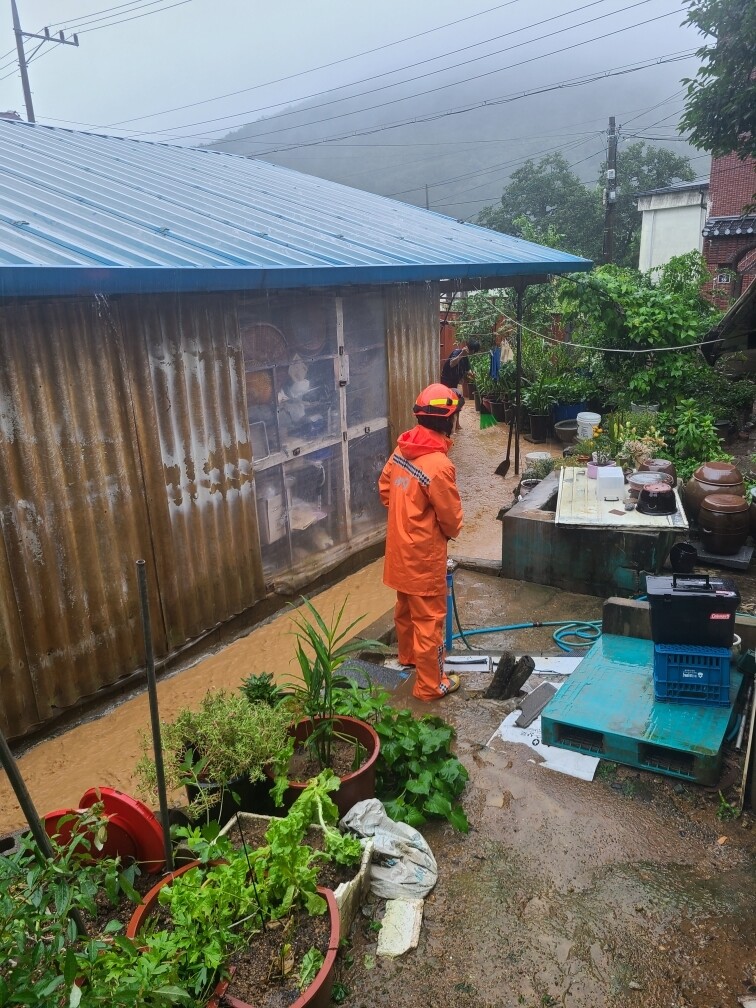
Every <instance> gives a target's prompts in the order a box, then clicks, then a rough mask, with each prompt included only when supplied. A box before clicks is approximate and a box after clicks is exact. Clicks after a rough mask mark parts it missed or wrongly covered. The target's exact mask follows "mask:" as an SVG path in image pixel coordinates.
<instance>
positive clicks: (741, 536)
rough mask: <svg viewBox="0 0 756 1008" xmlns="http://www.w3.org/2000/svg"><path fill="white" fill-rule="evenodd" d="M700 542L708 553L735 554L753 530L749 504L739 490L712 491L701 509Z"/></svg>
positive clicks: (699, 521) (704, 500) (699, 522)
mask: <svg viewBox="0 0 756 1008" xmlns="http://www.w3.org/2000/svg"><path fill="white" fill-rule="evenodd" d="M698 524H699V527H700V531H701V542H702V543H703V544H704V547H705V549H706V550H708V552H709V553H715V554H717V555H718V556H732V555H733V554H734V553H737V552H738V550H739V549H740V547H741V546H744V545H745V541H746V539H747V538H748V533H749V531H750V516H749V504H748V501H747V500H746V499H745V497H738V496H737V495H736V494H710V495H709V496H708V497H704V499H703V501H702V502H701V507H700V508H699V511H698Z"/></svg>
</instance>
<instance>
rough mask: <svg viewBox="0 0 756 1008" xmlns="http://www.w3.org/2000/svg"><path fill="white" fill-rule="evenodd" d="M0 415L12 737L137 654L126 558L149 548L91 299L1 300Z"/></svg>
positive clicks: (7, 702)
mask: <svg viewBox="0 0 756 1008" xmlns="http://www.w3.org/2000/svg"><path fill="white" fill-rule="evenodd" d="M0 425H1V429H0V522H1V524H2V535H3V542H4V547H5V557H6V561H7V562H6V564H3V565H2V569H1V570H0V576H2V577H3V580H4V583H3V590H2V595H3V598H4V600H8V599H10V598H13V599H14V600H15V604H14V605H13V606H12V608H10V607H9V608H8V609H5V611H4V622H5V627H4V630H5V634H6V637H5V641H4V642H3V643H4V650H5V649H6V648H7V652H8V653H7V658H8V664H7V665H6V664H5V663H4V665H3V668H2V670H0V674H2V698H3V705H2V724H3V728H4V730H5V731H6V732H7V733H8V734H9V735H10V736H11V737H14V736H17V735H20V734H23V733H24V732H25V731H27V730H28V729H29V728H30V727H32V726H33V725H34V724H36V723H38V722H40V721H46V720H48V719H49V718H51V717H53V716H54V715H55V713H56V711H58V710H59V709H61V708H65V707H68V706H70V705H71V704H73V703H75V702H76V700H78V699H79V698H81V697H84V696H86V695H87V694H90V693H93V692H95V691H96V690H97V689H98V688H100V687H101V686H102V685H103V684H105V683H111V682H113V681H115V680H116V679H118V678H119V677H120V676H122V675H124V674H125V673H126V672H127V671H129V670H131V669H133V668H136V667H137V666H138V665H139V664H140V656H141V654H142V653H143V649H142V648H141V646H140V637H141V630H140V626H141V625H140V622H139V612H138V606H137V604H136V600H137V593H136V588H135V574H134V568H133V564H134V561H135V560H136V559H137V558H138V557H142V556H146V557H148V558H149V545H150V535H149V530H148V519H147V507H146V501H145V498H144V494H143V490H142V478H141V472H140V466H139V461H138V458H137V455H136V451H135V438H134V425H133V418H132V413H131V409H130V395H129V385H128V382H127V381H126V379H125V375H124V373H123V369H122V366H121V353H120V347H119V341H118V338H117V334H116V332H115V330H114V328H113V327H112V325H109V324H108V320H107V319H106V318H105V317H104V316H103V314H102V311H101V308H100V306H99V305H98V304H97V303H96V302H93V301H91V300H89V301H87V302H76V301H68V302H50V301H44V302H35V303H32V304H29V305H24V306H13V307H7V308H5V309H3V311H2V313H1V314H0ZM6 579H7V580H6ZM156 646H157V650H158V653H159V652H160V651H161V650H164V649H165V645H164V640H162V635H161V632H160V624H159V622H158V625H157V628H156Z"/></svg>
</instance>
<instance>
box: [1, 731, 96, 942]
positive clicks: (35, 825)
mask: <svg viewBox="0 0 756 1008" xmlns="http://www.w3.org/2000/svg"><path fill="white" fill-rule="evenodd" d="M0 763H2V765H3V770H5V772H6V774H7V775H8V780H9V781H10V783H11V787H12V788H13V791H14V792H15V795H16V798H17V799H18V804H19V805H20V806H21V811H22V812H23V813H24V815H25V816H26V821H27V822H28V823H29V829H30V830H31V833H32V836H33V837H34V839H35V841H36V843H37V847H38V848H39V853H38V855H37V860H38V861H44V859H45V858H47V860H48V861H52V860H54V859H55V851H54V850H53V845H52V844H51V843H50V838H49V837H48V835H47V833H45V830H44V827H43V826H42V821H41V820H40V818H39V816H38V815H37V810H36V808H35V807H34V802H33V801H32V797H31V795H30V794H29V791H28V789H27V787H26V784H24V779H23V777H22V776H21V773H20V771H19V769H18V763H16V759H15V757H14V755H13V753H12V752H11V751H10V746H9V745H8V741H7V739H6V738H5V735H3V733H2V731H0ZM69 917H70V918H71V919H72V920H73V922H74V924H75V925H76V928H77V930H78V932H79V934H80V935H81V936H82V938H86V937H87V929H86V927H85V925H84V921H83V920H82V919H81V914H80V913H79V911H78V910H77V909H76V908H75V907H74V909H72V910H71V911H70V913H69Z"/></svg>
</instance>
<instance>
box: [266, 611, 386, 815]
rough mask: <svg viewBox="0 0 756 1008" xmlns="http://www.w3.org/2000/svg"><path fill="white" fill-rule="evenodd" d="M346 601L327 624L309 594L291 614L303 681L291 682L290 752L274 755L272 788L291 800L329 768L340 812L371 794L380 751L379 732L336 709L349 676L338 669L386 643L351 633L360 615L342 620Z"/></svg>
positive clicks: (284, 799)
mask: <svg viewBox="0 0 756 1008" xmlns="http://www.w3.org/2000/svg"><path fill="white" fill-rule="evenodd" d="M345 606H346V602H345V603H344V604H343V605H342V607H341V609H340V610H339V611H338V613H336V612H334V615H333V617H332V619H331V622H330V624H328V623H326V621H325V620H324V619H323V617H322V616H321V615H320V613H319V612H318V610H317V609H316V608H315V606H314V605H313V604H312V602H311V601H310V600H309V599H304V607H303V610H302V611H301V612H297V613H295V614H294V616H293V621H294V625H295V630H294V636H295V639H296V642H297V649H296V658H297V664H298V665H299V671H300V673H301V681H298V682H292V683H291V684H290V686H291V691H292V696H293V704H294V707H295V709H296V710H297V711H298V713H299V714H300V719H299V721H298V722H297V723H296V724H294V725H293V726H292V728H291V734H292V737H293V740H294V752H293V755H292V754H291V753H290V752H289V753H282V755H281V757H280V758H279V760H278V761H277V764H276V778H277V779H276V786H275V788H274V796H275V798H276V800H277V801H279V802H282V803H283V804H291V802H292V801H293V800H294V798H295V797H296V796H297V795H298V794H299V793H300V792H301V791H302V790H303V789H304V788H305V787H306V783H307V780H309V779H310V778H311V777H314V776H316V775H317V774H318V773H319V772H320V771H321V770H324V769H326V768H329V769H332V770H334V772H335V773H336V774H337V776H338V777H339V778H340V780H341V787H340V789H339V791H338V793H337V795H336V799H335V800H336V804H337V805H338V807H339V811H340V812H341V814H342V815H343V814H344V813H345V812H347V811H348V810H349V809H350V808H351V807H352V805H354V804H355V803H356V802H358V801H362V800H363V799H365V798H373V797H375V763H376V760H377V759H378V754H379V752H380V742H379V739H378V736H377V735H376V733H375V731H374V730H373V728H372V727H371V726H370V725H369V724H367V723H366V722H364V721H360V720H359V719H356V718H351V717H346V716H343V715H340V714H339V713H338V711H337V703H336V701H337V697H338V694H339V690H340V689H342V688H343V687H344V686H345V685H348V684H349V681H350V680H348V679H347V678H346V677H344V675H343V674H342V673H343V672H344V671H345V669H347V668H348V664H349V659H350V658H351V657H352V656H354V655H355V654H357V653H359V652H360V651H364V650H365V649H366V648H370V649H371V650H379V651H380V650H383V648H384V645H383V644H381V643H380V641H366V640H362V639H359V638H357V639H355V638H353V637H352V632H353V630H354V628H355V626H357V624H358V623H360V622H361V618H360V619H356V620H354V621H353V622H351V623H349V624H348V625H347V626H344V625H343V620H344V608H345ZM292 778H293V779H292Z"/></svg>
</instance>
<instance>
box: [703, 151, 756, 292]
mask: <svg viewBox="0 0 756 1008" xmlns="http://www.w3.org/2000/svg"><path fill="white" fill-rule="evenodd" d="M754 193H756V159H754V158H748V159H747V160H745V161H741V160H740V158H739V157H738V156H737V155H736V154H727V155H725V156H724V157H719V158H714V160H713V161H712V163H711V180H710V183H709V218H713V217H736V216H738V215H739V214H741V213H743V211H744V210H745V208H746V207H747V206H748V205H749V204H750V203H751V202H752V201H753V197H754ZM751 213H753V210H751ZM747 249H755V251H752V252H746V250H747ZM744 252H746V254H745V256H743V253H744ZM703 254H704V258H705V259H706V264H707V266H708V267H709V271H710V272H711V276H712V279H711V283H710V284H707V285H706V287H705V293H706V294H707V295H708V296H709V297H710V298H711V299H712V301H713V302H714V303H715V304H716V305H717V307H718V308H727V307H729V305H730V303H731V302H732V300H733V299H734V298H737V297H738V296H739V295H740V294H741V293H742V292H743V291H744V290H746V288H747V287H748V286H749V285H750V284H751V283H753V282H754V280H755V279H756V241H754V236H753V235H752V234H751V235H722V236H714V235H712V236H711V237H708V238H705V239H704V245H703ZM736 269H737V273H738V274H739V276H736V275H735V273H736ZM725 275H728V276H729V277H730V279H729V280H727V281H726V282H725V281H724V277H725Z"/></svg>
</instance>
